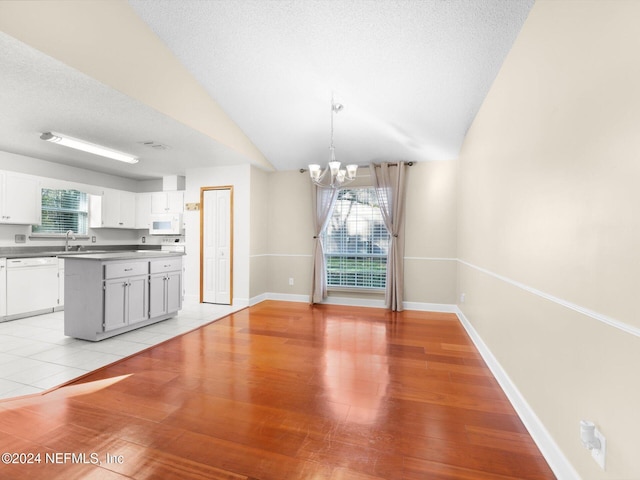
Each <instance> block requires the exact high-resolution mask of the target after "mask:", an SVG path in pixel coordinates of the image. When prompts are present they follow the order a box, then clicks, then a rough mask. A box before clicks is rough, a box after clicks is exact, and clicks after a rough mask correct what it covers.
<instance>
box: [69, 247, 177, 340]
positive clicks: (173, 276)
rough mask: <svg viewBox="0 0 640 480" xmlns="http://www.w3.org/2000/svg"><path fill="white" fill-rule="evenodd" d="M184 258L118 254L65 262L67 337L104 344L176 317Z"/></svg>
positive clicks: (155, 253) (76, 257)
mask: <svg viewBox="0 0 640 480" xmlns="http://www.w3.org/2000/svg"><path fill="white" fill-rule="evenodd" d="M182 255H183V254H182V253H176V252H162V251H153V252H152V251H138V252H113V253H93V254H86V255H73V256H69V257H66V258H65V275H64V298H65V306H64V334H65V335H67V336H69V337H74V338H80V339H83V340H91V341H98V340H104V339H105V338H109V337H112V336H114V335H119V334H121V333H125V332H128V331H130V330H134V329H136V328H140V327H144V326H146V325H151V324H152V323H156V322H159V321H162V320H166V319H167V318H171V317H173V316H175V315H176V314H177V313H178V311H179V310H180V309H181V308H182Z"/></svg>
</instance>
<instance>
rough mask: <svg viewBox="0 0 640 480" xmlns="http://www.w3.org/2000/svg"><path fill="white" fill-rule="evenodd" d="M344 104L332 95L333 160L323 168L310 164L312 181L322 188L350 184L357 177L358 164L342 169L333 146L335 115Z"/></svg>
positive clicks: (331, 148)
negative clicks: (335, 99) (337, 101)
mask: <svg viewBox="0 0 640 480" xmlns="http://www.w3.org/2000/svg"><path fill="white" fill-rule="evenodd" d="M343 108H344V106H343V105H342V104H341V103H336V102H334V100H333V96H332V97H331V146H330V147H329V151H330V152H331V161H330V162H329V165H328V166H327V167H326V168H325V169H324V171H323V170H322V169H321V167H320V165H318V164H312V165H309V176H310V177H311V181H312V182H313V183H315V184H316V185H317V186H319V187H322V188H340V187H341V186H343V185H348V184H349V183H351V182H353V181H354V180H355V179H356V172H357V171H358V166H357V165H347V167H346V169H340V162H338V161H337V160H336V152H335V147H334V146H333V115H334V114H335V113H338V112H340V111H341V110H342V109H343Z"/></svg>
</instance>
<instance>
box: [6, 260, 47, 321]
mask: <svg viewBox="0 0 640 480" xmlns="http://www.w3.org/2000/svg"><path fill="white" fill-rule="evenodd" d="M57 303H58V259H57V258H56V257H35V258H9V259H7V316H11V315H20V314H23V313H37V312H40V311H43V310H53V308H54V307H55V306H56V305H57Z"/></svg>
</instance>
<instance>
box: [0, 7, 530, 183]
mask: <svg viewBox="0 0 640 480" xmlns="http://www.w3.org/2000/svg"><path fill="white" fill-rule="evenodd" d="M3 3H6V2H3ZM47 3H48V4H49V5H51V3H52V2H47ZM53 3H56V2H53ZM128 5H129V6H128V7H127V8H131V9H133V12H135V13H134V15H135V16H137V17H139V19H141V20H142V22H144V24H146V25H147V26H148V27H149V28H150V29H151V30H152V31H153V32H154V33H155V35H157V37H159V39H160V40H161V41H162V42H163V43H164V45H165V46H166V47H168V50H169V51H170V52H171V53H172V54H173V55H174V56H175V58H177V60H178V61H179V62H180V63H181V64H182V66H183V67H184V68H185V69H186V70H187V71H188V72H189V73H190V74H191V75H192V76H193V78H195V80H196V81H197V82H198V83H199V84H200V85H201V86H202V87H203V88H204V91H205V92H206V94H208V95H209V96H210V97H211V98H212V99H213V100H214V101H215V103H217V105H219V107H220V108H221V109H222V111H223V112H224V114H226V115H227V116H228V117H229V118H230V119H231V120H232V121H233V122H234V123H235V124H236V125H237V127H239V130H241V132H244V134H245V135H246V137H248V139H249V141H250V142H251V143H252V144H253V145H254V146H255V147H256V149H257V151H259V153H260V154H261V155H262V156H263V157H264V161H262V160H260V159H258V160H257V161H256V160H255V159H256V158H257V157H256V155H253V154H251V152H249V153H248V154H247V153H246V152H244V151H239V150H238V149H237V148H234V146H233V145H231V144H228V142H226V141H225V139H224V138H223V136H220V135H216V134H215V132H214V133H210V132H209V131H207V130H203V129H197V128H192V127H193V126H192V125H190V124H189V122H188V121H186V122H185V120H184V119H183V118H176V117H172V116H171V115H170V114H167V112H162V111H159V109H158V108H157V106H156V105H148V104H145V102H144V101H141V100H140V98H132V97H131V96H130V95H129V94H128V92H123V91H119V90H118V89H117V88H113V86H112V85H108V84H105V83H104V82H103V81H102V79H100V80H98V79H95V78H93V77H92V76H91V75H87V73H86V72H81V71H78V70H77V69H76V68H74V67H73V66H70V65H67V64H66V63H64V61H60V59H59V58H53V57H55V55H53V56H50V55H51V52H46V53H45V52H42V51H39V50H38V48H34V46H33V45H26V44H23V43H22V42H21V41H20V40H19V39H17V38H14V36H15V35H16V32H17V30H14V31H12V32H9V34H1V35H0V52H2V53H1V54H0V55H2V60H3V72H2V73H1V74H0V101H2V102H3V104H4V108H3V110H4V112H5V113H3V115H2V116H0V130H1V131H2V135H0V150H5V151H9V152H13V153H20V154H24V155H30V156H35V157H36V158H43V159H45V160H50V161H58V162H60V163H66V164H69V165H74V166H81V167H84V168H91V169H95V170H98V171H105V172H107V173H114V174H118V175H122V176H128V177H131V178H153V177H157V176H161V175H164V174H173V173H177V174H182V173H184V171H185V169H187V168H192V167H196V166H207V165H218V164H236V163H242V162H250V163H254V164H258V166H260V167H261V168H267V169H268V168H270V166H273V167H274V168H275V169H276V170H291V169H298V168H303V167H305V166H306V165H307V164H308V163H325V162H326V161H327V159H328V156H329V152H328V146H329V141H330V112H331V110H330V105H331V97H332V95H333V96H335V99H336V101H338V102H340V103H342V104H343V105H344V109H343V110H342V111H341V112H340V113H339V114H337V115H336V117H335V147H336V155H337V157H338V160H340V161H343V162H349V163H358V164H367V163H368V162H370V161H372V160H375V161H380V160H399V159H402V160H412V161H428V160H447V159H454V158H456V157H457V156H458V153H459V151H460V147H461V145H462V142H463V140H464V136H465V134H466V132H467V130H468V128H469V127H470V125H471V123H472V121H473V119H474V117H475V115H476V113H477V111H478V109H479V108H480V106H481V104H482V101H483V99H484V97H485V96H486V94H487V92H488V91H489V88H490V86H491V83H492V82H493V79H494V78H495V76H496V74H497V73H498V71H499V69H500V66H501V65H502V62H503V61H504V58H505V56H506V54H507V53H508V51H509V49H510V48H511V45H512V44H513V41H514V40H515V38H516V37H517V35H518V32H519V31H520V29H521V27H522V25H523V23H524V21H525V19H526V17H527V15H528V12H529V10H530V8H531V6H532V5H533V0H376V1H370V0H317V1H309V0H272V1H264V0H215V1H202V0H181V1H179V2H178V1H173V0H129V1H128ZM24 28H29V27H24ZM12 34H13V35H14V36H12ZM18 36H19V35H18ZM77 41H78V42H79V43H80V44H81V43H82V38H78V39H77ZM129 47H130V48H131V49H136V48H141V46H140V45H130V46H129ZM91 54H92V53H91V50H90V46H89V45H87V48H86V55H87V56H90V55H91ZM46 130H56V131H61V132H62V133H69V134H72V133H74V134H75V135H74V136H79V137H83V138H87V139H90V140H92V141H95V142H96V143H100V142H102V143H104V144H106V145H108V146H111V147H112V148H118V149H120V150H124V151H127V150H132V149H134V150H136V151H134V152H132V153H136V154H139V155H141V162H140V163H139V164H138V165H136V166H135V168H133V169H132V168H131V166H129V165H113V164H112V163H117V162H112V163H110V162H106V163H105V162H103V161H96V160H95V159H92V158H90V157H91V156H87V155H88V154H76V153H75V152H73V153H68V152H63V153H60V152H59V151H57V150H52V149H51V146H50V145H43V144H45V143H46V142H41V141H39V140H38V141H35V140H34V138H36V137H34V135H35V134H36V133H37V132H38V131H46ZM149 140H153V141H155V142H158V143H161V144H166V145H168V146H169V147H170V148H168V149H166V150H163V151H160V150H153V149H146V150H145V147H144V146H142V145H141V144H142V142H144V141H149ZM56 147H57V146H56ZM57 148H58V150H59V148H60V147H57ZM258 156H259V155H258ZM212 159H215V160H212ZM143 160H144V161H143Z"/></svg>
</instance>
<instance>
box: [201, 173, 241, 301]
mask: <svg viewBox="0 0 640 480" xmlns="http://www.w3.org/2000/svg"><path fill="white" fill-rule="evenodd" d="M209 190H229V209H230V211H229V237H230V238H229V257H231V261H230V263H229V270H230V272H229V305H233V260H234V258H233V185H221V186H217V187H200V303H204V302H203V300H204V218H205V217H204V193H205V192H206V191H209Z"/></svg>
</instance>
